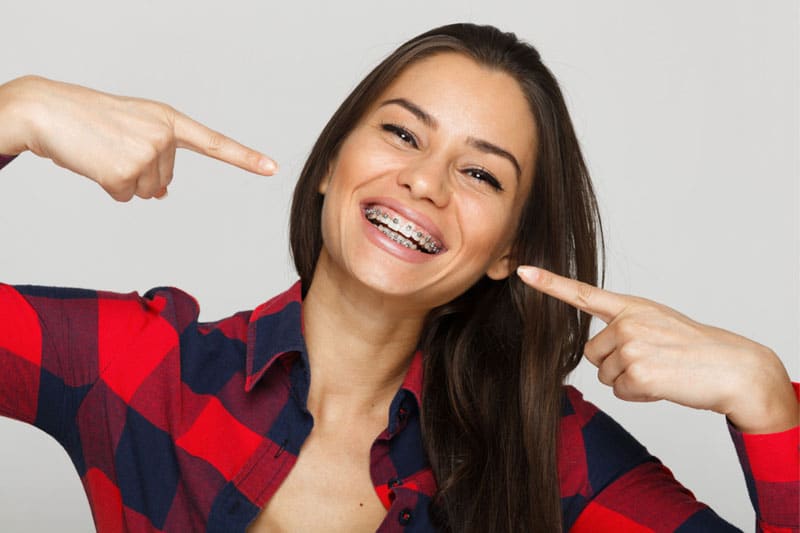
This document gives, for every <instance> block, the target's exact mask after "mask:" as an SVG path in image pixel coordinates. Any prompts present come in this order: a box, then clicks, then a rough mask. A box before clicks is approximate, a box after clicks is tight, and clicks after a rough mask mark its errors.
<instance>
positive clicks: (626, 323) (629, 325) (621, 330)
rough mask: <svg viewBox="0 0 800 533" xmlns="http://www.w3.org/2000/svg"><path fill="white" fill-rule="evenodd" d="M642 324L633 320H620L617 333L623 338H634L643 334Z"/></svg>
mask: <svg viewBox="0 0 800 533" xmlns="http://www.w3.org/2000/svg"><path fill="white" fill-rule="evenodd" d="M641 331H642V329H641V326H640V325H639V324H638V323H636V322H635V321H633V320H630V319H629V320H620V321H619V323H617V333H618V334H619V336H620V337H621V338H623V339H633V338H636V337H637V336H639V335H640V334H641Z"/></svg>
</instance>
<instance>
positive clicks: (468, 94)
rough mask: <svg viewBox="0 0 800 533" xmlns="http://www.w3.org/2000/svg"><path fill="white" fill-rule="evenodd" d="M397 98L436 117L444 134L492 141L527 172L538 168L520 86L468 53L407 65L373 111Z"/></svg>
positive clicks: (530, 120)
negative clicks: (516, 160)
mask: <svg viewBox="0 0 800 533" xmlns="http://www.w3.org/2000/svg"><path fill="white" fill-rule="evenodd" d="M392 98H405V99H407V100H410V101H412V102H413V103H414V104H416V105H417V106H419V107H420V108H422V109H423V110H424V111H426V112H427V113H429V114H430V115H432V116H433V117H434V119H436V122H437V123H438V129H440V130H442V132H443V133H445V134H448V135H453V136H460V137H463V138H467V137H470V136H471V137H475V138H479V139H484V140H487V141H489V142H492V143H494V144H497V145H499V146H502V147H503V148H505V149H506V150H509V151H511V152H512V153H513V154H514V155H515V156H516V157H517V158H518V159H519V161H520V165H521V166H522V167H523V170H525V169H527V170H531V169H532V168H533V161H534V158H535V153H534V152H535V146H536V125H535V122H534V117H533V114H532V113H531V110H530V106H529V104H528V101H527V99H526V97H525V94H524V93H523V91H522V88H521V87H520V85H519V83H518V82H517V81H516V80H515V79H514V78H513V77H511V76H510V75H509V74H507V73H506V72H504V71H502V70H500V69H493V68H489V67H486V66H483V65H480V64H478V63H477V62H476V61H475V60H473V59H472V58H470V57H467V56H466V55H463V54H459V53H455V52H443V53H439V54H436V55H433V56H430V57H427V58H425V59H422V60H419V61H416V62H414V63H412V64H411V65H409V66H408V67H406V68H405V69H404V70H403V71H402V72H401V73H400V75H399V76H397V78H395V79H394V80H393V82H392V83H391V84H390V85H389V86H388V87H387V88H386V89H385V90H384V91H383V93H382V94H381V95H380V96H379V97H378V98H377V101H376V102H375V104H374V105H373V110H375V109H377V108H378V106H380V104H381V103H382V102H384V101H386V100H389V99H392ZM390 107H395V106H390ZM526 173H527V174H529V172H526Z"/></svg>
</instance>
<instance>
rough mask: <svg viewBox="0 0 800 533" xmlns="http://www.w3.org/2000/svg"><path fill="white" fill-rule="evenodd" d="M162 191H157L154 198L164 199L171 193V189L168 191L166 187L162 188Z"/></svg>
mask: <svg viewBox="0 0 800 533" xmlns="http://www.w3.org/2000/svg"><path fill="white" fill-rule="evenodd" d="M161 191H163V192H161ZM161 191H159V192H158V193H157V194H156V195H155V196H154V198H155V199H156V200H163V199H164V198H166V196H167V195H168V194H169V191H168V190H167V189H166V188H164V189H161Z"/></svg>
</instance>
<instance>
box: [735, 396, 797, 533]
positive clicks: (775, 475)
mask: <svg viewBox="0 0 800 533" xmlns="http://www.w3.org/2000/svg"><path fill="white" fill-rule="evenodd" d="M792 386H793V387H794V392H795V396H796V397H797V399H798V401H800V383H794V382H793V383H792ZM728 431H729V432H730V434H731V438H732V439H733V443H734V445H735V446H736V454H737V455H738V456H739V463H740V464H741V465H742V471H743V472H744V478H745V482H746V484H747V492H748V493H749V495H750V502H751V503H752V504H753V509H755V511H756V529H757V531H768V532H775V533H778V532H784V531H798V530H800V426H795V427H793V428H791V429H788V430H786V431H782V432H780V433H768V434H762V435H751V434H748V433H742V432H740V431H738V430H737V429H736V428H735V427H734V426H733V425H732V424H731V423H730V421H728Z"/></svg>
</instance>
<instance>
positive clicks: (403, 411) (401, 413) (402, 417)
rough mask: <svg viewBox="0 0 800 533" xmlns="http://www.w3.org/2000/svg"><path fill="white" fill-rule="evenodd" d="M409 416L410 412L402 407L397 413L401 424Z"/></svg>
mask: <svg viewBox="0 0 800 533" xmlns="http://www.w3.org/2000/svg"><path fill="white" fill-rule="evenodd" d="M407 416H408V410H406V409H404V408H402V407H401V408H400V410H399V411H398V413H397V418H398V420H400V422H402V421H403V420H405V419H406V417H407Z"/></svg>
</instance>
